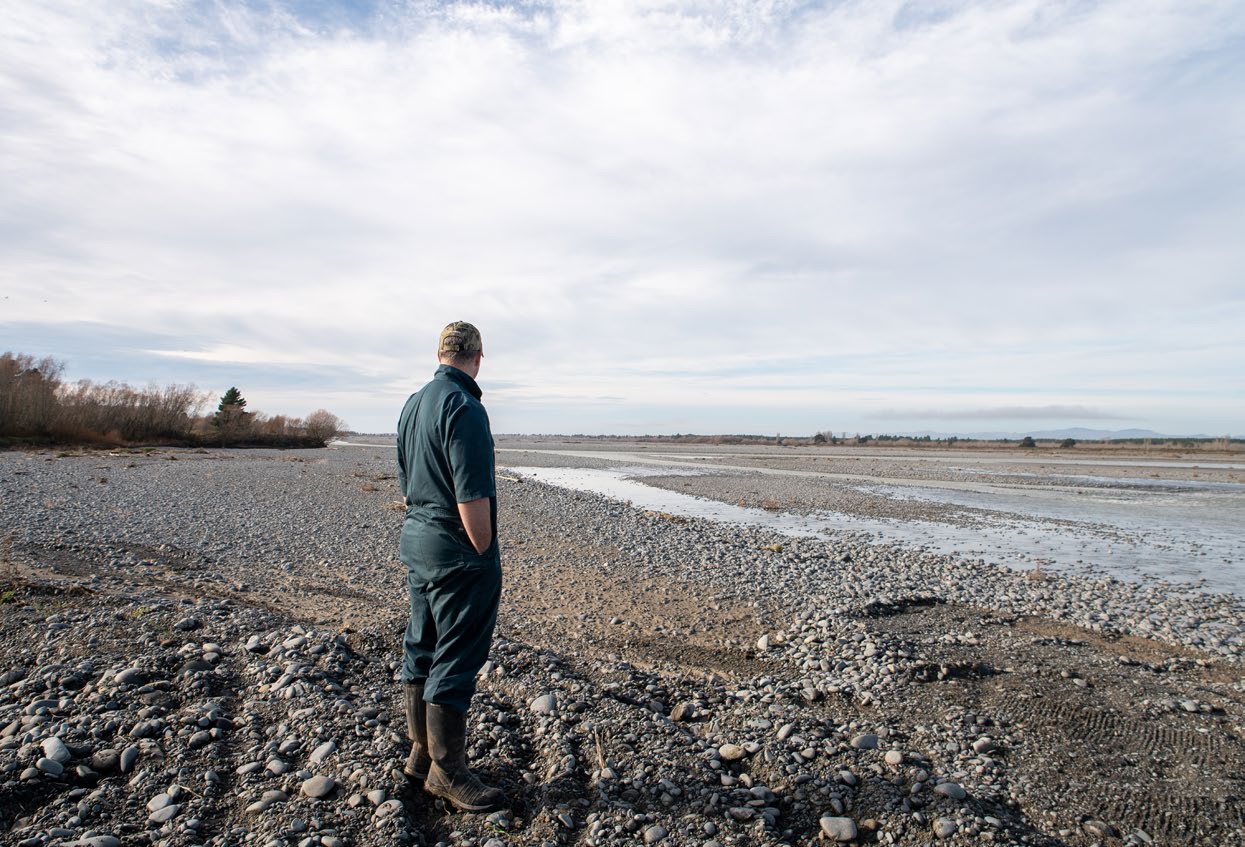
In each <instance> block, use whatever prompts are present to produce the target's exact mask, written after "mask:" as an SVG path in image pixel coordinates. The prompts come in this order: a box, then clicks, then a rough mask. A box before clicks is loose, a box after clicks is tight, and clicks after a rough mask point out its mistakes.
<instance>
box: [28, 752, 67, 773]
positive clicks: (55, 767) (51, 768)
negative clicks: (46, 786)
mask: <svg viewBox="0 0 1245 847" xmlns="http://www.w3.org/2000/svg"><path fill="white" fill-rule="evenodd" d="M35 767H36V768H38V769H39V770H41V771H42V772H43V773H45V774H47V775H48V776H60V775H61V774H63V773H64V772H65V766H64V765H62V764H61V763H60V762H58V761H56V760H55V759H49V758H48V757H47V756H44V757H43V758H42V759H40V760H39V761H37V762H35Z"/></svg>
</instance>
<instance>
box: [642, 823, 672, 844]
mask: <svg viewBox="0 0 1245 847" xmlns="http://www.w3.org/2000/svg"><path fill="white" fill-rule="evenodd" d="M667 835H669V833H668V832H666V828H665V827H664V826H660V825H657V826H650V827H649V828H648V829H646V830H644V843H645V844H660V843H661V842H663V841H665V840H666V836H667Z"/></svg>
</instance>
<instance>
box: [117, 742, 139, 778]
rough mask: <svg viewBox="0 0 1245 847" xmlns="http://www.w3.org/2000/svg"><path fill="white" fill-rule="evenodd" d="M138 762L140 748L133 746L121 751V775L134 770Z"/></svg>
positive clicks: (119, 762) (119, 761)
mask: <svg viewBox="0 0 1245 847" xmlns="http://www.w3.org/2000/svg"><path fill="white" fill-rule="evenodd" d="M137 761H138V748H137V747H136V746H134V745H133V744H131V745H130V746H129V747H126V748H125V749H124V750H122V751H121V758H120V759H119V760H118V764H119V765H120V766H121V773H129V772H130V771H132V770H134V763H135V762H137Z"/></svg>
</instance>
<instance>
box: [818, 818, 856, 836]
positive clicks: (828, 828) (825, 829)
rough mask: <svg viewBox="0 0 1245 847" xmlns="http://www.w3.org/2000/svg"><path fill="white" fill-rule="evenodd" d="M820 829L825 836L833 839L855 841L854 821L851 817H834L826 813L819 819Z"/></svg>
mask: <svg viewBox="0 0 1245 847" xmlns="http://www.w3.org/2000/svg"><path fill="white" fill-rule="evenodd" d="M820 823H821V831H822V833H823V834H825V836H826V837H827V838H830V839H833V840H835V841H855V840H856V822H855V821H854V820H852V819H851V818H836V817H832V816H830V815H826V816H825V817H823V818H822V819H821V821H820Z"/></svg>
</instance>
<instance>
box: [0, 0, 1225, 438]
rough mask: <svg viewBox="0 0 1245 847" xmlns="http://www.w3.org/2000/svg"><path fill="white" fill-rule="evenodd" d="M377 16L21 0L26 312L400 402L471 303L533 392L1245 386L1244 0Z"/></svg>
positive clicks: (9, 293)
mask: <svg viewBox="0 0 1245 847" xmlns="http://www.w3.org/2000/svg"><path fill="white" fill-rule="evenodd" d="M353 14H354V13H353V12H352V11H351V9H350V8H348V7H346V6H343V7H341V8H340V9H336V10H331V11H330V12H325V13H324V15H325V16H324V17H323V18H322V19H318V20H312V19H309V18H307V17H302V18H300V17H298V15H297V14H295V12H294V11H292V10H291V9H287V8H286V7H284V6H282V5H281V4H275V5H274V6H272V7H268V8H264V7H259V6H255V7H246V6H242V5H236V4H224V5H215V4H198V3H173V2H169V3H163V4H156V3H148V2H138V0H135V2H130V3H120V2H119V3H110V4H102V5H101V4H87V3H81V4H78V3H33V2H31V3H11V4H7V5H6V6H5V8H4V9H3V10H0V33H2V34H0V127H2V128H3V141H2V142H0V178H2V179H3V181H4V184H5V185H6V191H5V192H4V194H3V197H0V225H2V227H3V229H2V230H0V284H2V285H3V288H4V294H5V297H6V298H7V299H4V300H0V308H2V309H3V310H4V316H3V317H0V322H3V321H5V320H8V321H28V322H30V321H33V322H39V323H43V324H45V325H46V326H47V328H48V329H47V331H48V337H49V350H48V352H56V351H55V349H54V348H55V343H54V342H55V339H56V337H57V333H58V331H60V330H59V329H58V328H63V327H65V326H66V323H65V322H67V321H74V320H79V321H82V320H85V321H95V322H100V323H103V324H107V325H113V326H119V327H131V328H141V329H158V330H160V331H162V332H166V333H170V334H173V335H175V336H178V337H180V338H183V339H184V342H185V343H184V344H179V345H177V347H176V349H172V348H165V347H159V348H154V349H160V350H164V351H166V352H174V353H176V354H177V358H178V359H181V360H184V361H185V362H186V363H187V367H189V366H190V365H191V364H193V363H194V362H195V361H198V362H211V363H222V362H229V361H234V362H237V363H239V364H245V363H257V362H258V363H263V362H265V361H267V362H272V363H286V364H290V363H293V364H297V363H303V364H306V365H309V366H324V367H335V368H354V369H356V370H357V371H358V372H359V378H360V380H361V381H363V384H364V386H366V388H365V389H364V390H360V391H358V392H355V395H352V398H353V399H350V400H349V402H350V403H352V404H354V405H353V406H352V408H351V409H349V410H345V411H342V414H343V416H345V417H347V418H348V419H349V420H351V421H352V422H355V423H356V425H359V426H363V427H364V428H382V425H383V426H387V425H388V424H387V423H383V422H387V421H388V420H389V418H391V417H392V414H391V413H390V411H389V407H390V406H393V405H394V403H395V402H399V403H400V400H401V396H402V395H404V393H405V391H404V390H402V389H400V386H401V385H402V383H403V382H404V381H414V380H417V379H418V377H417V376H414V377H413V376H412V372H413V371H414V373H416V374H419V373H421V372H422V369H423V368H424V365H425V364H426V360H427V358H428V356H429V352H428V351H429V350H430V348H431V347H432V340H433V339H435V336H436V332H437V330H438V329H439V327H440V326H441V325H442V324H443V323H445V322H446V321H448V320H451V319H457V318H467V319H471V320H475V321H476V322H477V323H478V324H480V325H481V327H482V328H483V329H484V331H485V337H486V346H487V359H488V361H487V364H486V371H485V373H484V377H483V378H484V381H485V383H486V386H487V382H488V380H489V378H493V379H496V380H497V381H498V382H499V383H502V384H506V385H510V386H512V387H510V388H506V389H503V390H500V391H498V392H497V393H496V396H497V398H498V400H497V402H498V404H499V407H498V414H495V418H498V417H502V418H505V421H499V423H505V424H506V426H505V428H507V429H511V430H518V429H526V428H530V429H545V430H550V429H556V428H558V427H557V426H555V425H554V422H556V421H565V422H567V426H569V427H571V428H575V427H576V426H577V424H576V420H575V417H574V416H575V414H576V411H575V408H576V403H575V400H576V398H594V397H619V398H623V402H622V403H620V404H619V405H622V406H624V407H625V406H626V404H628V403H629V404H633V405H636V406H637V407H638V406H641V405H646V404H665V405H666V407H668V408H670V409H676V410H678V411H677V412H672V413H671V417H675V416H679V415H681V416H684V417H683V420H685V421H690V422H691V423H692V424H693V427H692V428H697V429H701V430H717V429H721V428H724V427H726V425H725V424H722V425H719V423H718V422H719V421H724V420H727V419H728V418H729V419H731V420H734V421H738V423H734V424H731V426H730V427H726V428H736V427H739V426H743V427H744V428H749V427H748V426H747V424H748V422H749V421H751V420H757V421H759V420H760V418H759V417H758V415H759V414H760V412H758V410H763V409H765V407H766V405H767V404H769V405H770V406H774V405H776V404H779V405H786V404H799V403H804V404H806V405H810V406H815V405H816V404H817V403H819V402H822V399H821V398H824V397H825V396H826V393H827V392H835V393H836V397H837V401H839V402H854V403H860V404H872V405H870V406H868V408H905V407H906V408H909V409H916V410H919V409H931V410H932V409H939V408H949V406H947V405H946V404H944V403H940V402H938V397H939V395H940V394H943V393H946V392H967V393H968V396H967V399H966V400H965V403H964V404H963V405H962V406H961V407H960V408H976V407H994V406H999V405H1008V406H1011V405H1018V406H1034V407H1036V406H1038V405H1043V406H1055V407H1060V406H1079V405H1084V406H1086V407H1090V406H1092V407H1094V408H1104V409H1107V408H1109V409H1110V410H1111V412H1110V413H1111V414H1117V413H1118V414H1121V415H1130V414H1132V415H1135V416H1137V418H1138V423H1149V424H1152V425H1155V426H1162V425H1167V426H1170V427H1185V428H1199V427H1201V428H1204V427H1202V425H1201V424H1200V423H1198V422H1199V421H1200V420H1201V419H1203V418H1205V419H1206V420H1207V423H1206V424H1205V427H1209V426H1211V425H1212V423H1213V424H1214V425H1215V426H1217V427H1219V428H1222V427H1223V426H1227V425H1229V424H1230V423H1232V422H1234V421H1235V422H1238V423H1239V422H1240V421H1242V419H1245V380H1243V378H1242V377H1241V376H1239V374H1241V373H1242V372H1245V341H1242V339H1241V336H1240V332H1239V329H1237V328H1238V327H1239V326H1240V325H1241V323H1242V319H1245V288H1243V287H1242V285H1241V279H1242V278H1245V276H1243V275H1242V272H1243V271H1245V248H1243V247H1242V246H1241V244H1240V242H1239V238H1238V235H1237V230H1238V229H1239V222H1240V220H1242V219H1245V197H1243V196H1242V195H1241V194H1240V192H1239V191H1235V190H1232V188H1231V186H1235V185H1240V184H1242V182H1245V152H1243V151H1242V148H1241V146H1240V145H1239V139H1240V137H1241V135H1242V131H1243V130H1245V117H1243V116H1242V114H1241V112H1240V110H1239V109H1237V108H1236V104H1237V102H1238V101H1239V94H1238V92H1239V90H1240V87H1241V84H1242V82H1243V81H1245V73H1243V65H1245V60H1243V59H1242V58H1241V56H1240V55H1239V51H1236V50H1234V44H1236V43H1239V39H1240V37H1241V35H1242V34H1243V32H1242V31H1243V30H1245V22H1243V21H1242V19H1241V16H1240V15H1239V7H1238V6H1237V4H1235V3H1232V2H1227V0H1225V2H1202V3H1188V2H1177V0H1134V1H1133V2H1122V0H1120V1H1119V2H1102V3H1096V4H1051V3H1045V2H1039V1H1038V0H1015V2H1004V3H940V4H936V5H931V4H926V3H921V4H912V3H901V2H889V3H842V4H830V5H827V6H819V7H808V6H805V5H804V4H797V3H783V2H773V3H750V2H735V3H730V2H717V3H710V2H684V3H678V2H653V3H639V4H637V3H624V2H617V3H612V2H611V3H597V2H594V3H571V2H548V3H540V4H536V3H533V4H513V5H492V4H487V5H486V4H470V3H445V4H435V3H428V4H419V3H413V4H411V5H409V6H406V7H404V8H402V9H400V10H398V11H386V12H384V13H377V15H376V16H374V17H372V18H366V17H359V16H358V15H355V16H354V17H352V15H353ZM155 358H157V359H163V360H165V364H167V363H168V361H169V357H168V356H160V357H155ZM810 362H811V363H812V367H814V368H815V371H813V372H810V371H809V367H810ZM748 367H752V368H754V369H755V370H754V371H752V372H747V371H746V369H747V368H748ZM845 367H847V368H850V369H848V370H846V371H845V370H844V368H845ZM734 371H741V373H735V372H734ZM672 372H673V375H672ZM99 376H106V375H104V374H100V375H99ZM524 385H526V386H530V388H522V387H521V386H524ZM802 386H807V387H806V388H802ZM368 389H370V390H368ZM395 389H397V390H395ZM918 389H919V390H920V391H923V392H924V393H925V394H926V395H930V396H925V397H917V396H914V393H915V392H917V391H918ZM289 390H290V391H291V392H295V393H296V390H295V389H289ZM297 390H301V391H304V393H306V394H307V398H308V400H309V401H314V399H315V398H314V397H313V396H312V394H313V392H311V390H310V389H303V388H299V389H297ZM1189 391H1194V392H1196V393H1195V394H1194V395H1192V396H1190V395H1189V393H1188V392H1189ZM525 392H526V393H525ZM991 392H993V393H1001V394H1008V393H1015V392H1026V396H1025V397H1024V398H1023V400H1024V402H1019V401H1016V402H1013V401H1015V398H1014V397H1008V398H1007V399H1006V400H1005V401H1003V402H1002V403H995V402H988V403H982V402H980V395H981V394H982V393H991ZM973 395H976V396H977V399H973ZM1039 395H1040V396H1039ZM283 396H284V395H283ZM538 397H542V398H556V401H555V400H554V399H547V400H546V401H541V402H547V403H555V402H558V403H562V404H563V406H564V407H565V409H564V411H563V412H561V413H560V414H556V415H554V414H552V413H551V412H550V411H548V408H552V406H549V407H548V408H546V407H543V406H540V405H539V404H538V403H537V398H538ZM1225 397H1226V398H1227V400H1226V401H1225V400H1224V398H1225ZM525 398H527V400H525ZM585 402H587V401H585ZM591 402H605V401H591ZM525 403H527V405H525ZM1225 403H1226V405H1225ZM696 404H700V405H703V406H704V407H705V409H706V411H705V412H704V414H703V415H701V416H700V417H698V416H697V413H696V410H695V408H694V406H695V405H696ZM311 405H313V406H314V405H324V404H321V403H316V402H311ZM711 407H712V408H711ZM724 409H734V410H735V411H734V412H731V413H730V414H729V415H728V414H727V413H725V412H723V410H724ZM335 411H338V410H335ZM865 413H866V411H865V406H864V405H862V406H861V412H860V414H862V415H863V414H865ZM1199 415H1201V416H1202V417H1201V418H1199ZM715 416H717V417H715ZM1143 418H1144V420H1143ZM369 421H374V423H369ZM1165 422H1166V424H1165ZM766 426H767V428H768V427H769V424H768V422H767V424H766ZM682 428H687V427H686V426H684V427H682ZM756 428H758V429H759V428H760V426H759V423H758V426H757V427H756Z"/></svg>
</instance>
